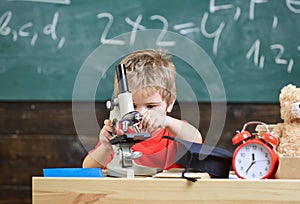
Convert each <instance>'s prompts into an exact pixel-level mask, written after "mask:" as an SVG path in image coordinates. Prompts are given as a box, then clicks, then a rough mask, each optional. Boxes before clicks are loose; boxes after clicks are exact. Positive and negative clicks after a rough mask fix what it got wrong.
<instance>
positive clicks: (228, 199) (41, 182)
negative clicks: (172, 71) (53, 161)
mask: <svg viewBox="0 0 300 204" xmlns="http://www.w3.org/2000/svg"><path fill="white" fill-rule="evenodd" d="M32 185H33V186H32V198H33V203H34V204H39V203H41V204H47V203H51V204H53V203H54V204H60V203H62V204H68V203H72V204H75V203H109V204H120V203H122V204H123V203H131V204H132V203H134V204H142V203H149V204H150V203H151V204H153V203H157V204H158V203H159V204H168V203H169V204H177V203H178V204H179V203H180V204H190V203H200V202H201V201H202V203H210V204H212V203H218V204H220V203H222V204H227V203H228V204H229V203H230V204H233V203H242V204H249V203H251V204H257V203H278V204H279V203H280V204H282V203H284V204H286V203H300V180H282V179H272V180H231V179H230V180H229V179H200V180H198V181H197V182H195V183H193V182H190V181H187V180H185V179H168V178H164V179H162V178H134V179H125V178H44V177H33V178H32Z"/></svg>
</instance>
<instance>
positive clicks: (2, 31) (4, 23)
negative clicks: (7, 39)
mask: <svg viewBox="0 0 300 204" xmlns="http://www.w3.org/2000/svg"><path fill="white" fill-rule="evenodd" d="M12 18H13V12H12V11H6V12H5V13H3V14H2V15H1V17H0V36H12V40H13V41H14V42H16V41H17V40H18V38H19V37H27V38H31V39H30V45H31V46H35V44H36V42H37V40H38V38H39V33H38V32H34V33H32V30H33V29H32V28H33V27H34V24H33V23H32V22H27V23H25V24H23V25H21V26H20V27H19V28H12V27H11V26H10V21H11V20H12ZM58 20H59V13H58V12H55V13H54V15H53V18H52V21H51V23H49V24H47V25H45V26H44V27H43V28H42V30H41V33H43V35H45V36H50V38H51V39H52V40H53V41H58V43H57V48H58V49H61V48H62V47H63V46H64V44H65V40H66V39H65V37H64V36H60V37H59V36H57V33H56V28H57V25H58Z"/></svg>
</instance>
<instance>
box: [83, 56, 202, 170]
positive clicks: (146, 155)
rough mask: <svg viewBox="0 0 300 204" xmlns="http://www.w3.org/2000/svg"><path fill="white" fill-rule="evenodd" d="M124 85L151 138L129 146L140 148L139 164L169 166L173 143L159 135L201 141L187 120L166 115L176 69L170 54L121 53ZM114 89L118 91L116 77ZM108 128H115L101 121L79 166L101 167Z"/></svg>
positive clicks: (109, 153)
mask: <svg viewBox="0 0 300 204" xmlns="http://www.w3.org/2000/svg"><path fill="white" fill-rule="evenodd" d="M121 64H125V67H126V75H127V80H128V87H129V90H130V91H131V93H132V98H133V102H134V108H135V110H136V111H138V112H139V113H140V114H141V115H142V121H141V122H140V125H139V128H140V129H141V132H143V131H144V132H150V133H151V138H149V139H147V140H144V141H142V142H139V143H136V144H135V145H133V146H132V150H133V151H139V152H142V154H143V155H142V157H140V158H138V159H135V162H136V163H137V164H140V165H144V166H148V167H153V168H161V169H169V168H174V167H180V166H179V165H177V164H175V156H176V150H177V144H175V143H173V141H172V140H168V139H164V138H162V136H164V135H169V136H173V137H178V138H180V139H184V140H187V141H191V142H195V143H202V137H201V134H200V132H199V131H198V130H197V129H196V128H195V127H193V126H192V125H190V124H189V123H187V122H183V121H181V120H178V119H175V118H173V117H170V116H168V115H167V113H168V112H171V110H172V108H173V105H174V102H175V100H176V87H175V79H176V70H175V66H174V64H173V62H172V61H171V58H170V56H169V55H168V54H166V53H164V52H162V51H155V50H138V51H135V52H133V53H131V54H130V55H128V56H127V57H125V58H124V59H123V60H122V61H121ZM114 89H115V90H114V92H115V93H118V90H117V89H118V86H117V80H115V84H114ZM110 132H115V133H117V135H121V134H122V132H116V130H115V129H114V128H113V125H112V122H111V121H110V120H105V121H104V126H103V128H102V129H101V131H100V135H99V142H98V144H97V146H96V147H95V148H94V149H93V150H92V151H91V152H90V153H89V154H88V155H87V156H86V158H85V159H84V161H83V164H82V165H83V167H89V168H91V167H99V168H104V167H105V166H106V165H107V164H108V163H109V162H110V160H111V159H112V157H113V150H112V145H111V144H110V142H109V141H110V139H112V136H111V134H110Z"/></svg>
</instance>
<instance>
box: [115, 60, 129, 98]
mask: <svg viewBox="0 0 300 204" xmlns="http://www.w3.org/2000/svg"><path fill="white" fill-rule="evenodd" d="M116 74H117V79H118V88H119V94H120V93H124V92H129V90H128V83H127V77H126V70H125V65H124V64H118V65H117V66H116Z"/></svg>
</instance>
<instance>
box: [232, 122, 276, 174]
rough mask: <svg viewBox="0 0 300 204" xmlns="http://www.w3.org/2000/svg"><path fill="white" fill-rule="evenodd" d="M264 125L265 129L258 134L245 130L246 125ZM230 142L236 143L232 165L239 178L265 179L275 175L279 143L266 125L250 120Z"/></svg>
mask: <svg viewBox="0 0 300 204" xmlns="http://www.w3.org/2000/svg"><path fill="white" fill-rule="evenodd" d="M253 124H256V125H257V124H260V125H264V126H265V128H266V130H267V131H265V132H262V133H260V134H258V133H254V134H253V133H252V134H251V133H250V132H249V131H246V130H245V129H246V127H247V126H248V125H253ZM232 143H233V144H234V145H238V147H237V148H236V149H235V151H234V154H233V158H232V166H233V169H234V171H235V173H236V175H237V176H238V177H239V178H243V179H265V178H271V177H272V176H274V175H275V173H276V171H277V169H278V164H279V158H278V153H277V151H276V146H277V145H278V144H279V141H278V139H277V137H275V136H273V135H272V134H271V133H270V131H269V128H268V126H267V125H266V124H265V123H263V122H259V121H251V122H248V123H246V124H245V125H244V127H243V129H242V130H241V131H240V132H239V131H238V133H237V134H236V135H235V136H234V137H233V138H232Z"/></svg>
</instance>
